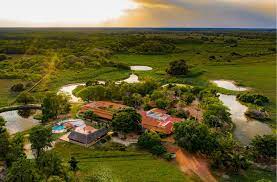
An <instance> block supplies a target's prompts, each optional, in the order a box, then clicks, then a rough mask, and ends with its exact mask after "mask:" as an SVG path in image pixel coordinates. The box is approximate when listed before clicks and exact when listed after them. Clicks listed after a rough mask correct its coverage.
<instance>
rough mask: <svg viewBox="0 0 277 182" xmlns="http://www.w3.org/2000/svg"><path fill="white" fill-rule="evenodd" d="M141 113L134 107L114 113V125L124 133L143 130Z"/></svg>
mask: <svg viewBox="0 0 277 182" xmlns="http://www.w3.org/2000/svg"><path fill="white" fill-rule="evenodd" d="M140 122H141V115H140V114H139V113H137V112H136V110H134V109H132V108H128V109H124V110H121V111H118V112H117V113H115V114H114V115H113V119H112V127H113V129H114V130H115V131H119V132H122V133H130V132H138V131H140V130H141V125H140Z"/></svg>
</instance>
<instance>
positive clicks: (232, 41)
mask: <svg viewBox="0 0 277 182" xmlns="http://www.w3.org/2000/svg"><path fill="white" fill-rule="evenodd" d="M224 42H225V43H226V44H228V45H230V46H232V47H235V46H237V45H238V40H237V39H234V38H229V39H226V40H225V41H224Z"/></svg>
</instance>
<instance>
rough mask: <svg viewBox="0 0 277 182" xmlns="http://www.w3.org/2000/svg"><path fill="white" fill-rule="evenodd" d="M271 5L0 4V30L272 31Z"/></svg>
mask: <svg viewBox="0 0 277 182" xmlns="http://www.w3.org/2000/svg"><path fill="white" fill-rule="evenodd" d="M275 17H276V1H275V0H1V6H0V27H241V28H245V27H250V28H251V27H253V28H275V27H276V18H275Z"/></svg>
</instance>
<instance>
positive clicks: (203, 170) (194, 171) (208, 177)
mask: <svg viewBox="0 0 277 182" xmlns="http://www.w3.org/2000/svg"><path fill="white" fill-rule="evenodd" d="M166 148H167V150H168V151H169V152H174V153H176V161H177V163H178V164H179V167H180V168H181V170H182V171H183V172H184V173H186V174H188V175H197V176H198V177H199V178H200V179H201V180H202V181H204V182H216V181H217V180H216V179H215V178H214V177H213V175H212V174H211V171H210V169H209V165H208V162H207V161H206V160H205V159H204V158H202V157H200V156H198V155H195V154H190V153H188V152H186V151H184V150H182V149H180V148H179V147H176V146H173V145H170V144H169V145H166Z"/></svg>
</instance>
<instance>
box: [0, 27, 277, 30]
mask: <svg viewBox="0 0 277 182" xmlns="http://www.w3.org/2000/svg"><path fill="white" fill-rule="evenodd" d="M8 28H22V29H28V28H34V29H47V28H50V29H51V28H53V29H59V28H61V29H67V28H90V29H116V28H117V29H274V30H276V29H277V27H113V26H110V27H101V26H99V27H89V26H88V27H85V26H72V27H70V26H64V27H59V26H57V27H55V26H49V27H44V26H34V27H33V26H26V27H24V26H12V27H0V29H8Z"/></svg>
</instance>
